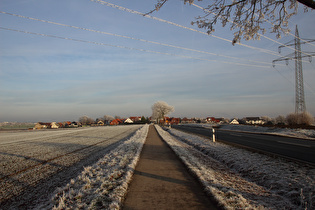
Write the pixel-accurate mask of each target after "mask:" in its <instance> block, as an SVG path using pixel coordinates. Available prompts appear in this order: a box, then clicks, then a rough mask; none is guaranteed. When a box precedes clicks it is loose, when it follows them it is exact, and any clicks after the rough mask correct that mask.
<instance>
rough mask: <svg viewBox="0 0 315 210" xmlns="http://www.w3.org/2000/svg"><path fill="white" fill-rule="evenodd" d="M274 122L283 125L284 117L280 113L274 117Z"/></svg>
mask: <svg viewBox="0 0 315 210" xmlns="http://www.w3.org/2000/svg"><path fill="white" fill-rule="evenodd" d="M275 120H276V124H277V125H284V124H285V117H284V116H282V115H279V116H278V117H276V119H275Z"/></svg>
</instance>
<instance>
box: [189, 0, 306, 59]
mask: <svg viewBox="0 0 315 210" xmlns="http://www.w3.org/2000/svg"><path fill="white" fill-rule="evenodd" d="M191 5H193V6H195V7H197V8H199V9H202V10H203V11H205V12H208V13H211V14H214V15H217V14H215V13H213V12H212V11H210V10H208V9H205V8H203V7H201V6H199V5H196V4H194V3H191ZM255 15H256V14H255ZM265 20H266V19H265ZM227 21H229V22H230V23H233V24H236V25H237V26H238V27H240V25H239V24H237V23H235V22H234V21H231V20H230V19H227ZM269 23H270V22H269ZM271 24H272V23H271ZM257 34H258V35H259V36H261V37H264V38H265V39H268V40H269V41H272V42H274V43H277V44H280V45H283V46H285V47H288V48H289V49H291V50H295V49H294V48H293V47H290V45H285V44H282V43H280V42H278V41H276V40H274V39H272V38H269V37H267V36H265V35H263V34H260V33H257ZM294 37H295V36H294ZM299 39H300V38H299ZM301 53H303V54H305V55H307V56H312V55H310V54H308V53H305V52H302V51H301Z"/></svg>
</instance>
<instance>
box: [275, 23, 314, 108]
mask: <svg viewBox="0 0 315 210" xmlns="http://www.w3.org/2000/svg"><path fill="white" fill-rule="evenodd" d="M309 42H315V40H310V39H303V41H302V42H301V39H300V36H299V31H298V27H297V26H296V29H295V38H294V40H291V41H290V42H288V43H286V44H284V45H281V46H279V53H280V52H281V48H282V47H288V46H293V45H294V46H295V51H294V53H291V54H289V55H286V56H284V57H281V58H279V59H276V60H273V61H272V63H273V66H274V65H275V62H277V61H286V64H287V65H288V62H289V60H293V59H294V60H295V113H303V112H305V111H306V106H305V97H304V82H303V69H302V58H304V57H308V58H309V59H310V62H311V61H312V56H315V53H314V52H302V51H301V44H305V43H309ZM302 54H303V55H302Z"/></svg>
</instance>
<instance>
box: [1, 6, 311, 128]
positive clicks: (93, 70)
mask: <svg viewBox="0 0 315 210" xmlns="http://www.w3.org/2000/svg"><path fill="white" fill-rule="evenodd" d="M107 2H110V3H113V4H116V5H119V6H123V7H125V8H128V9H132V10H136V11H139V12H144V13H145V12H148V11H150V10H151V9H153V8H154V3H155V1H147V0H135V1H130V0H129V1H128V0H116V1H114V0H108V1H107ZM196 3H197V4H199V5H201V6H202V5H204V2H196ZM0 10H1V11H2V12H5V13H6V14H4V13H0V27H4V28H9V29H14V30H20V31H27V32H32V33H38V34H45V35H53V36H57V37H64V38H70V39H76V40H83V41H87V42H81V41H73V40H69V39H68V40H64V39H60V38H52V37H47V36H39V35H35V34H25V33H21V32H16V31H8V30H3V29H1V30H0V38H1V39H0V107H1V109H0V122H2V121H32V122H36V121H64V120H78V118H79V117H80V116H83V115H88V116H89V117H92V118H97V117H101V116H104V115H113V116H114V115H120V116H122V117H129V116H136V115H139V116H142V115H144V116H150V115H151V106H152V105H153V104H154V103H155V102H156V101H159V100H161V101H165V102H167V103H168V104H170V105H172V106H174V107H175V112H173V113H172V114H171V116H176V117H207V116H215V117H228V118H232V117H245V116H270V117H275V116H278V115H287V114H288V113H290V112H294V106H295V98H294V97H295V95H294V93H295V89H294V88H295V87H294V62H293V61H291V62H289V66H285V65H284V64H285V63H284V62H282V63H278V64H277V65H276V69H275V68H273V67H272V64H271V63H272V60H274V59H277V58H278V57H277V56H276V55H272V54H268V53H264V52H261V51H259V50H257V49H256V50H255V49H250V48H248V47H244V46H239V45H235V46H232V44H231V42H229V41H223V40H221V39H218V38H215V37H213V36H207V35H204V34H201V33H198V32H194V31H190V30H186V29H183V28H179V27H176V26H174V25H170V24H167V23H164V22H161V21H157V20H153V19H150V18H146V17H143V16H140V15H137V14H132V13H129V12H126V11H121V10H118V9H115V8H111V7H108V6H105V5H101V4H98V3H96V2H92V1H90V0H14V1H12V0H0ZM300 10H303V8H302V6H301V7H300ZM7 13H12V14H17V15H21V16H25V17H31V18H36V19H40V20H45V21H52V22H55V23H61V24H66V25H70V26H76V27H81V28H86V29H92V30H97V31H102V32H106V33H111V34H117V35H124V36H128V37H132V38H135V39H143V40H149V41H154V42H159V43H163V44H168V45H176V46H180V47H182V48H190V49H194V50H197V51H207V52H209V53H211V54H205V53H200V52H197V51H188V50H184V49H178V48H171V47H167V46H162V45H159V44H152V43H148V42H145V41H142V42H141V41H139V40H133V39H126V38H121V37H117V36H112V35H106V34H101V33H96V32H91V31H86V30H82V29H81V30H80V29H75V28H70V27H64V26H59V25H56V24H49V23H45V22H40V21H34V20H30V19H25V18H21V17H16V16H12V15H9V14H7ZM200 14H202V11H201V10H200V9H198V8H196V7H194V6H190V5H184V4H183V3H182V1H180V0H171V1H169V2H168V3H167V4H166V5H165V6H164V7H163V8H162V9H161V10H160V11H159V12H155V13H153V14H152V16H154V17H158V18H161V19H164V20H168V21H172V22H174V23H177V24H180V25H182V26H185V27H190V28H193V29H196V30H200V31H202V32H205V31H203V30H202V29H198V28H197V27H196V26H191V25H190V22H191V21H192V20H194V17H196V16H197V15H200ZM314 19H315V12H309V13H303V12H301V13H299V14H298V15H297V16H295V17H293V18H292V19H291V22H290V28H291V29H292V30H293V33H294V29H295V25H296V24H298V27H299V32H300V36H301V37H302V38H309V39H312V38H313V39H314V38H315V27H314V26H315V24H314ZM266 26H267V27H268V28H269V27H270V26H269V25H266ZM232 34H233V32H232V31H230V30H229V28H228V27H226V28H222V27H221V25H217V26H216V32H215V33H214V34H213V35H215V36H218V37H221V38H225V39H228V40H232V38H233V36H232ZM266 36H268V37H270V38H272V39H276V38H275V35H274V34H270V33H267V34H266ZM292 39H293V37H292V36H286V37H283V38H282V39H278V40H277V41H278V42H280V43H286V42H288V41H290V40H292ZM92 42H96V43H102V45H96V44H92ZM241 43H242V44H246V45H249V46H254V47H257V48H259V49H266V50H270V51H274V52H277V51H278V45H279V44H277V43H275V42H272V41H270V40H267V39H265V38H262V39H261V40H260V41H244V40H242V42H241ZM104 44H105V45H104ZM109 45H110V46H109ZM113 45H115V46H122V47H123V48H118V47H114V46H113ZM314 45H315V43H313V46H310V45H308V46H302V49H305V50H307V51H313V52H314V51H315V47H314ZM139 49H144V50H145V51H139ZM151 51H154V52H160V53H164V54H157V53H153V52H151ZM291 52H292V51H291V50H288V49H286V50H283V53H282V54H281V55H286V54H289V53H291ZM214 54H218V55H219V56H218V55H214ZM175 55H176V56H175ZM224 56H230V58H227V57H224ZM231 57H233V58H231ZM196 58H198V59H196ZM258 62H261V63H258ZM239 64H243V65H239ZM257 66H264V67H257ZM303 71H304V80H305V83H306V84H305V87H304V88H305V99H306V107H307V110H308V111H309V112H311V113H312V114H313V115H315V83H314V82H313V80H314V78H315V64H314V61H313V62H312V63H308V62H303Z"/></svg>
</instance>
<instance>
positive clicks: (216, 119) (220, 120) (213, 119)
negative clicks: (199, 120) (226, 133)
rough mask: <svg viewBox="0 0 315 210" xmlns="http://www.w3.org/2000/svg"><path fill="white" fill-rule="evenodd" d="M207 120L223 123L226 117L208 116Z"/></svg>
mask: <svg viewBox="0 0 315 210" xmlns="http://www.w3.org/2000/svg"><path fill="white" fill-rule="evenodd" d="M207 122H209V123H222V122H224V118H215V117H207Z"/></svg>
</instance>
